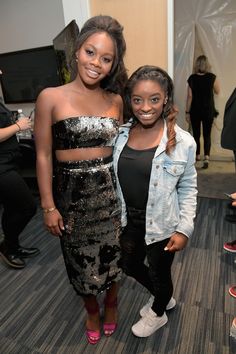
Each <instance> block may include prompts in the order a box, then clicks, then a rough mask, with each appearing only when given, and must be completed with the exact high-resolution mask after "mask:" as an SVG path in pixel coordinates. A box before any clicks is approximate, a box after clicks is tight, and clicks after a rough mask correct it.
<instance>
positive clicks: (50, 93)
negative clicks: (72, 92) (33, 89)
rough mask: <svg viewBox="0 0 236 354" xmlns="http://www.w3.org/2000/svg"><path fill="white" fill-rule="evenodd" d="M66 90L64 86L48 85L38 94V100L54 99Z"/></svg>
mask: <svg viewBox="0 0 236 354" xmlns="http://www.w3.org/2000/svg"><path fill="white" fill-rule="evenodd" d="M63 91H64V87H63V86H57V87H47V88H45V89H43V90H42V91H41V92H40V94H39V95H38V98H37V101H42V100H43V101H47V100H50V101H52V100H54V99H55V98H56V97H58V95H60V94H62V92H63Z"/></svg>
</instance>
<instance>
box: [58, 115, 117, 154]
mask: <svg viewBox="0 0 236 354" xmlns="http://www.w3.org/2000/svg"><path fill="white" fill-rule="evenodd" d="M118 129H119V122H118V120H117V119H114V118H111V117H96V116H80V117H73V118H66V119H63V120H60V121H59V122H56V123H55V124H53V125H52V134H53V147H54V149H55V150H66V149H76V148H86V147H103V146H114V144H115V139H116V137H117V135H118Z"/></svg>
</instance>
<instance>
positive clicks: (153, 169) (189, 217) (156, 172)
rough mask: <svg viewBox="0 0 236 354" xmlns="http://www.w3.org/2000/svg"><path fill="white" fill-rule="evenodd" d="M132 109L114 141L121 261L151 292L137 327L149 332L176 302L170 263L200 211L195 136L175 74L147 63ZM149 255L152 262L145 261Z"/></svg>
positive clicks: (139, 73) (132, 90)
mask: <svg viewBox="0 0 236 354" xmlns="http://www.w3.org/2000/svg"><path fill="white" fill-rule="evenodd" d="M125 101H126V102H125V106H126V109H127V113H126V117H133V118H132V119H130V120H129V122H128V123H126V124H124V125H123V126H122V127H121V130H120V134H119V137H118V140H117V142H116V146H115V149H114V165H115V173H116V175H117V179H118V182H119V183H118V192H119V194H120V199H121V201H122V225H123V227H124V230H123V233H122V236H121V239H120V241H121V247H122V266H123V269H124V271H125V273H126V274H127V275H129V276H131V277H133V278H135V279H136V280H137V281H138V282H139V283H140V284H142V285H143V286H144V287H146V288H147V289H148V290H149V291H150V293H151V297H150V299H149V302H148V303H147V304H146V305H145V306H144V307H143V308H142V309H141V311H140V315H141V319H140V320H139V321H138V322H137V323H136V324H135V325H133V327H132V332H133V333H134V334H135V335H136V336H138V337H148V336H149V335H151V334H152V333H154V332H155V331H156V330H157V329H159V328H160V327H162V326H163V325H165V324H166V322H167V316H166V312H165V311H166V310H168V309H171V308H173V307H174V306H175V304H176V301H175V299H174V298H173V297H172V294H173V284H172V279H171V265H172V262H173V259H174V255H175V252H176V251H180V250H182V249H183V248H184V247H185V246H186V244H187V241H188V238H189V236H190V235H191V234H192V232H193V227H194V225H193V223H194V217H195V212H196V196H197V189H196V187H197V180H196V177H197V176H196V170H195V165H194V163H195V156H196V144H195V142H194V139H193V138H192V136H191V135H190V134H189V133H188V132H186V131H184V130H182V129H181V128H180V127H178V126H177V125H176V116H177V109H176V108H175V107H174V105H173V82H172V80H171V78H170V77H169V76H168V74H167V73H166V72H165V71H164V70H162V69H160V68H158V67H155V66H143V67H141V68H139V69H138V70H136V71H135V72H134V73H133V74H132V76H131V77H130V79H129V81H128V84H127V86H126V91H125ZM146 257H147V261H148V266H146V265H145V264H144V260H145V258H146Z"/></svg>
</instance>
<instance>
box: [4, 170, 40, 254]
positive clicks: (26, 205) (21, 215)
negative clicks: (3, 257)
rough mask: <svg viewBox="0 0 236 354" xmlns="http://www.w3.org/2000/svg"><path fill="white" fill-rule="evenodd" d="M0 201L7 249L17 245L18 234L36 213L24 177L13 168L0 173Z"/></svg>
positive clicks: (14, 249)
mask: <svg viewBox="0 0 236 354" xmlns="http://www.w3.org/2000/svg"><path fill="white" fill-rule="evenodd" d="M0 203H1V204H3V213H2V229H3V233H4V235H5V239H4V244H5V247H6V249H7V251H8V252H9V253H10V252H13V253H14V252H15V251H16V249H17V248H18V247H19V235H20V233H21V232H22V231H23V230H24V228H25V226H26V225H27V224H28V222H29V221H30V219H31V218H32V217H33V216H34V214H35V213H36V209H37V206H36V202H35V200H34V197H33V196H32V194H31V191H30V190H29V188H28V186H27V184H26V183H25V181H24V179H23V178H22V177H21V176H20V175H19V173H18V172H17V171H15V170H11V171H8V172H6V173H4V174H1V175H0Z"/></svg>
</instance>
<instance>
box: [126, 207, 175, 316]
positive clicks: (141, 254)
mask: <svg viewBox="0 0 236 354" xmlns="http://www.w3.org/2000/svg"><path fill="white" fill-rule="evenodd" d="M127 211H128V224H127V226H126V227H125V228H124V230H123V233H122V235H121V238H120V243H121V251H122V257H121V263H122V268H123V271H124V272H125V273H126V274H127V275H128V276H131V277H133V278H134V279H136V280H137V281H138V282H139V283H140V284H142V285H143V286H144V287H145V288H146V289H148V290H149V291H150V293H151V294H152V295H154V298H155V300H154V303H153V306H152V310H153V311H154V312H155V313H156V314H157V315H158V316H162V315H163V313H164V311H165V309H166V306H167V304H168V302H169V301H170V299H171V296H172V294H173V283H172V278H171V265H172V263H173V259H174V253H170V252H168V251H164V248H165V246H166V245H167V243H168V241H169V239H165V240H163V241H160V242H155V243H152V244H151V245H148V246H147V245H146V243H145V211H140V210H136V209H134V208H127ZM146 257H147V262H148V265H145V258H146Z"/></svg>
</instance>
